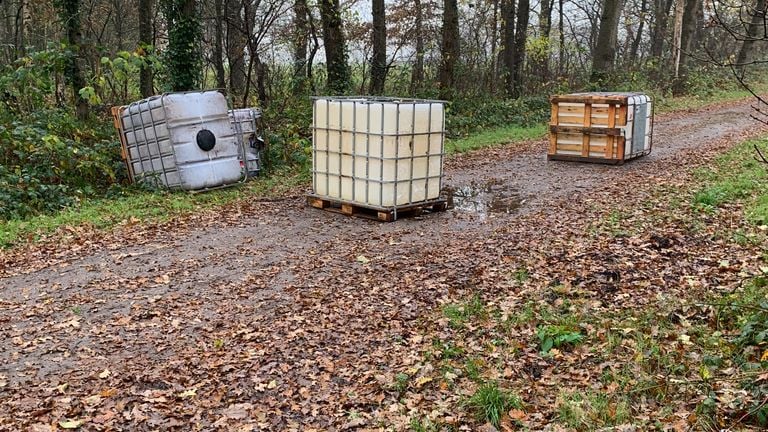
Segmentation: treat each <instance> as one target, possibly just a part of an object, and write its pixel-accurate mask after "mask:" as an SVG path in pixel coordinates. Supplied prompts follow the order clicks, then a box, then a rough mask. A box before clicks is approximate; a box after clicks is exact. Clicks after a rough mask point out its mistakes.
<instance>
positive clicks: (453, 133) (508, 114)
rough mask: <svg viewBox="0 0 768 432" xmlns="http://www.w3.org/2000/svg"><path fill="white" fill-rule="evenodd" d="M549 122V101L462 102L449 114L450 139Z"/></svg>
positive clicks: (496, 100)
mask: <svg viewBox="0 0 768 432" xmlns="http://www.w3.org/2000/svg"><path fill="white" fill-rule="evenodd" d="M547 118H549V99H548V98H546V97H529V98H520V99H488V98H472V99H458V100H456V101H454V102H452V103H450V104H449V105H448V107H447V110H446V128H447V133H448V137H449V138H460V137H466V136H467V135H469V134H471V133H474V132H477V131H480V130H482V129H486V128H496V127H502V126H510V125H514V126H526V127H529V126H535V125H538V124H541V123H543V122H544V121H546V120H547Z"/></svg>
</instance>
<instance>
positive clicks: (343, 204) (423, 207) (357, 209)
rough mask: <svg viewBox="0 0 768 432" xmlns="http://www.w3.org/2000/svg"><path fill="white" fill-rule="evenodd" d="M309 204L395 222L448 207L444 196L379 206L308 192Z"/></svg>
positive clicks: (319, 207) (367, 217)
mask: <svg viewBox="0 0 768 432" xmlns="http://www.w3.org/2000/svg"><path fill="white" fill-rule="evenodd" d="M307 204H309V205H310V206H311V207H314V208H317V209H322V210H325V211H329V212H334V213H340V214H343V215H346V216H355V217H361V218H365V219H371V220H378V221H381V222H394V221H396V220H397V219H399V218H401V217H414V216H419V215H421V214H423V213H424V212H428V213H436V212H440V211H445V210H446V209H448V201H447V200H446V199H444V198H440V199H436V200H429V201H422V202H419V203H413V204H407V205H402V206H397V207H378V206H370V205H363V204H360V203H354V202H348V201H341V200H336V199H332V198H329V197H324V196H319V195H314V194H308V195H307Z"/></svg>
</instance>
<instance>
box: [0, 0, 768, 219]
mask: <svg viewBox="0 0 768 432" xmlns="http://www.w3.org/2000/svg"><path fill="white" fill-rule="evenodd" d="M0 11H1V14H2V15H1V17H2V20H1V22H2V28H1V29H0V143H2V145H1V146H0V219H6V220H8V219H18V218H24V217H28V216H29V215H34V214H38V213H46V212H55V211H57V210H59V209H61V208H64V207H68V206H72V205H76V204H77V203H78V202H81V201H83V200H87V199H89V198H92V197H97V196H110V194H121V193H124V192H125V181H126V179H125V172H124V169H123V166H122V163H121V161H120V156H119V144H118V141H117V137H116V135H115V131H114V129H113V127H112V123H111V119H110V118H109V114H108V111H109V107H111V106H114V105H123V104H127V103H130V102H132V101H135V100H137V99H140V98H142V97H147V96H151V95H153V94H159V93H163V92H166V91H183V90H194V89H202V88H222V89H226V93H227V95H228V97H229V98H230V101H231V103H232V105H233V106H235V107H239V106H260V107H262V108H263V109H264V112H265V120H264V124H265V125H266V128H267V138H268V142H269V155H268V161H269V162H270V165H269V168H271V169H275V168H278V167H286V166H287V167H290V168H291V169H295V170H306V169H307V166H308V158H309V152H308V149H309V146H310V145H311V143H310V133H309V131H310V126H311V104H310V99H309V96H311V95H315V94H324V95H327V94H371V95H392V96H399V97H406V96H410V97H420V98H440V99H445V100H448V101H450V106H449V108H448V118H447V121H448V132H449V136H452V137H457V136H466V135H468V134H471V133H474V132H477V131H479V130H482V129H484V128H494V127H500V126H508V125H518V126H523V127H525V126H532V125H536V124H540V123H541V122H543V121H544V120H545V119H546V118H547V117H548V109H549V104H548V99H547V97H548V96H549V95H550V94H555V93H563V92H569V91H574V90H612V91H645V92H648V93H650V94H652V95H653V96H654V97H655V98H656V99H657V100H660V99H664V98H666V97H669V96H671V95H682V94H694V95H706V94H708V93H709V92H712V91H714V90H716V89H722V88H725V87H729V86H735V85H737V83H738V82H739V81H741V82H742V83H744V84H750V83H751V82H753V81H752V80H755V79H757V78H756V77H759V76H760V70H761V69H760V64H761V63H762V62H763V60H764V58H763V57H761V56H763V55H764V53H765V43H766V40H767V39H768V38H766V20H765V0H742V1H726V0H587V1H569V0H557V1H555V0H543V1H540V2H535V1H534V2H531V1H529V0H518V1H514V0H478V1H472V2H470V1H463V0H462V1H458V0H445V1H432V0H386V1H385V0H371V1H370V2H369V1H363V0H349V1H343V2H341V1H339V0H318V1H314V0H295V1H294V0H205V1H195V0H157V1H155V0H56V1H54V2H42V1H37V0H0ZM756 115H758V116H759V115H760V113H759V112H756Z"/></svg>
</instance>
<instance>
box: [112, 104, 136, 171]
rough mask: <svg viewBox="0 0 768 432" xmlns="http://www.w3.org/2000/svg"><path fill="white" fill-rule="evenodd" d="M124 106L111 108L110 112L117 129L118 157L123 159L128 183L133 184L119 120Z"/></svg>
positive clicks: (121, 125)
mask: <svg viewBox="0 0 768 432" xmlns="http://www.w3.org/2000/svg"><path fill="white" fill-rule="evenodd" d="M124 110H125V106H113V107H112V109H111V110H110V113H111V114H112V123H113V124H114V126H115V129H117V136H118V137H119V138H120V157H121V158H122V159H123V163H124V164H125V167H126V169H127V171H128V181H129V182H131V183H133V167H132V166H131V161H130V159H129V158H128V145H127V143H126V142H125V133H124V132H123V121H122V120H120V116H121V115H122V114H123V111H124Z"/></svg>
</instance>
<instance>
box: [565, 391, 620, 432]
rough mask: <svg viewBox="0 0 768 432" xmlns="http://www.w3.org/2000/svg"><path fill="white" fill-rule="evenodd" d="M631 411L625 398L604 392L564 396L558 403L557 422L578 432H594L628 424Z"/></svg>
mask: <svg viewBox="0 0 768 432" xmlns="http://www.w3.org/2000/svg"><path fill="white" fill-rule="evenodd" d="M630 410H631V409H630V406H629V403H628V401H627V400H625V399H624V398H622V397H616V396H610V395H607V394H605V393H602V392H586V393H572V394H563V395H561V396H560V398H559V399H558V403H557V421H558V422H559V423H561V424H563V425H565V426H568V427H569V428H573V429H576V430H578V431H592V430H596V429H599V428H601V427H606V426H615V425H620V424H622V423H624V422H626V421H627V420H628V419H630V417H631V411H630Z"/></svg>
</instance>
